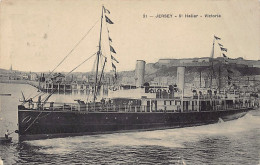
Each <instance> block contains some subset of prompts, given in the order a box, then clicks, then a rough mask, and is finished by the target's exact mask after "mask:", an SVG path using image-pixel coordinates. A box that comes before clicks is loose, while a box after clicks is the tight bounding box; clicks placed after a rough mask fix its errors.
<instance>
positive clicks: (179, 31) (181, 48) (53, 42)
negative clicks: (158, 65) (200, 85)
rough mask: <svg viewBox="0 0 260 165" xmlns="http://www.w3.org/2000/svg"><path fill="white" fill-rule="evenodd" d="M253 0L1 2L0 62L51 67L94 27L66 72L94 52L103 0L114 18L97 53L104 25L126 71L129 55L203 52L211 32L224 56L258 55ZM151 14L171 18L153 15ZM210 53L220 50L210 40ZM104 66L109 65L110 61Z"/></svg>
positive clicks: (259, 27) (131, 64)
mask: <svg viewBox="0 0 260 165" xmlns="http://www.w3.org/2000/svg"><path fill="white" fill-rule="evenodd" d="M259 4H260V2H259V1H258V0H250V1H248V0H228V1H224V0H197V1H191V0H183V1H181V0H153V1H148V0H131V1H130V0H125V1H119V0H111V1H94V0H39V1H38V0H21V1H18V0H2V1H1V3H0V68H4V69H9V68H10V66H11V65H12V67H13V69H15V70H21V71H35V72H41V71H52V70H53V69H54V68H55V67H56V66H57V65H58V64H59V62H60V61H61V60H62V59H63V58H64V57H65V56H66V55H67V54H68V53H69V52H70V51H71V50H72V49H73V48H74V46H75V45H76V44H77V43H78V42H79V41H80V40H81V39H82V37H83V36H84V35H86V34H87V33H88V31H89V30H90V29H91V28H92V27H93V26H94V27H93V28H92V30H90V32H89V33H88V35H87V36H86V38H84V39H83V40H82V42H80V44H79V45H78V46H77V47H76V48H75V50H73V51H72V53H71V54H70V55H69V56H68V58H67V59H66V60H65V61H64V62H63V63H62V64H61V65H60V66H59V67H58V68H57V69H56V70H55V71H59V72H61V71H66V72H69V71H71V70H72V69H73V68H74V67H76V66H77V65H78V64H80V63H81V62H82V61H84V60H85V59H87V58H88V57H89V56H91V55H92V54H93V53H95V52H97V50H98V41H99V32H100V18H101V11H102V5H104V6H105V8H107V9H108V10H109V11H110V14H108V13H106V15H107V17H109V18H110V19H111V20H112V21H113V22H114V24H107V23H105V22H103V29H102V30H103V32H104V33H102V45H103V48H104V51H103V54H104V55H105V56H107V57H110V53H109V43H108V40H107V39H108V37H107V36H108V33H107V28H108V29H109V36H110V38H111V39H112V43H111V45H112V46H113V48H114V49H115V50H116V54H114V55H113V56H114V57H115V58H116V59H117V60H118V61H119V63H118V64H117V63H115V65H116V67H117V70H118V71H124V70H133V69H134V68H135V64H136V60H145V61H146V62H147V63H154V62H157V61H158V60H159V59H161V58H177V59H178V58H193V57H210V55H211V50H212V43H213V38H214V35H216V36H218V37H220V38H221V40H218V42H219V43H221V44H222V45H224V47H225V48H227V49H228V52H227V53H226V55H227V56H228V57H229V58H238V57H243V58H246V59H251V60H260V46H259V45H260V15H259V11H260V10H259V8H260V6H259ZM157 14H169V15H170V14H172V15H173V18H155V16H156V15H157ZM179 14H182V15H183V17H181V18H179ZM185 14H193V15H196V14H197V15H198V17H197V18H185V17H184V15H185ZM205 14H213V15H221V17H219V18H205ZM144 15H147V18H144ZM152 16H153V17H152ZM175 16H176V17H175ZM200 16H201V17H200ZM106 40H107V41H106ZM217 56H221V54H220V48H219V47H218V45H217V44H216V45H215V57H217ZM94 61H95V58H91V60H89V61H87V62H86V63H84V64H83V65H81V66H80V67H79V68H78V69H76V70H75V71H79V72H84V71H91V70H93V67H94V65H93V64H94ZM107 68H108V70H110V69H111V61H108V63H107ZM109 68H110V69H109Z"/></svg>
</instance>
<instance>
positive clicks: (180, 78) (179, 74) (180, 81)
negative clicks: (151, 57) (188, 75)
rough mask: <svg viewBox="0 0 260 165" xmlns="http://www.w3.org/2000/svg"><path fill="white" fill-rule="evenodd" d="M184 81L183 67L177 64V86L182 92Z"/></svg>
mask: <svg viewBox="0 0 260 165" xmlns="http://www.w3.org/2000/svg"><path fill="white" fill-rule="evenodd" d="M184 82H185V67H184V66H179V67H178V68H177V86H178V88H179V89H180V90H181V91H182V92H184V87H185V86H184Z"/></svg>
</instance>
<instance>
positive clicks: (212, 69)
mask: <svg viewBox="0 0 260 165" xmlns="http://www.w3.org/2000/svg"><path fill="white" fill-rule="evenodd" d="M214 46H215V37H214V39H213V46H212V53H211V60H212V61H211V74H210V89H212V78H213V77H212V76H213V74H214V68H213V58H214Z"/></svg>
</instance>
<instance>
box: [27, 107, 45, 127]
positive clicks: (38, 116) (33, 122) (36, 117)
mask: <svg viewBox="0 0 260 165" xmlns="http://www.w3.org/2000/svg"><path fill="white" fill-rule="evenodd" d="M42 112H43V111H41V113H39V115H38V116H37V117H36V118H35V119H34V120H33V122H32V123H31V124H30V125H29V126H28V127H27V128H26V129H25V130H24V132H26V131H27V130H28V129H29V128H30V127H31V126H32V125H33V123H34V122H35V121H36V120H37V119H38V117H39V116H40V115H41V114H42Z"/></svg>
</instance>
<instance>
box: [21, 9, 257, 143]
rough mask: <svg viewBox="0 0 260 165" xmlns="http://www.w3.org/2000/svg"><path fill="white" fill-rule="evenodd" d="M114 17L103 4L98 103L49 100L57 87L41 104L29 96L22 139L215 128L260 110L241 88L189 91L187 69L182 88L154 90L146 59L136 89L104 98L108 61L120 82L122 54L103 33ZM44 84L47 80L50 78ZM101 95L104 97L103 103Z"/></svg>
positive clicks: (115, 89) (181, 74) (115, 90)
mask: <svg viewBox="0 0 260 165" xmlns="http://www.w3.org/2000/svg"><path fill="white" fill-rule="evenodd" d="M109 14H110V11H109V10H108V9H106V8H105V7H104V6H103V7H102V16H101V28H100V39H99V46H98V47H99V50H98V52H97V53H95V54H94V55H96V59H97V60H96V61H97V62H96V68H95V69H96V72H95V73H96V74H95V83H94V85H93V86H92V92H90V93H88V95H89V96H91V97H93V100H92V101H89V100H87V101H86V100H75V101H76V102H75V103H56V102H48V99H49V98H50V97H51V95H52V94H53V93H54V92H55V90H56V89H55V88H53V90H52V91H51V93H49V94H47V96H46V97H45V98H44V99H42V98H41V96H42V95H43V94H45V93H44V92H40V93H39V94H38V96H39V97H38V100H37V101H34V100H33V99H28V100H26V99H25V97H24V96H23V102H22V104H21V105H19V106H18V127H19V131H18V132H19V140H20V141H24V140H33V139H43V138H54V137H66V136H75V135H87V134H100V133H111V132H122V131H123V132H124V131H137V130H154V129H167V128H177V127H185V126H196V125H202V124H211V123H216V122H218V121H219V120H224V121H229V120H234V119H237V118H239V117H242V116H244V115H245V114H246V113H247V112H248V111H249V110H251V109H253V107H254V106H255V100H254V98H253V97H251V95H244V94H243V93H241V92H240V91H236V90H221V87H219V88H218V89H214V88H212V87H210V88H207V89H193V90H191V89H189V90H187V89H186V88H185V65H179V66H178V68H177V84H176V85H170V86H151V85H149V83H144V76H145V61H142V60H138V61H137V63H136V72H135V81H136V85H135V86H123V85H114V86H111V87H110V88H111V90H110V91H109V92H108V96H107V97H105V96H103V97H102V96H100V95H99V93H101V89H102V85H103V84H102V79H103V77H104V67H105V64H106V63H107V59H108V57H109V58H110V60H111V62H112V64H111V65H112V68H113V71H114V81H116V80H117V73H116V63H118V61H117V60H116V51H115V49H114V48H113V47H112V46H111V44H112V39H111V38H110V36H109V30H108V29H107V28H106V29H107V33H106V34H107V36H106V37H104V35H103V33H102V32H103V29H104V22H105V23H106V24H105V25H108V24H113V22H112V21H111V20H110V19H109V17H108V15H109ZM104 38H107V40H108V45H107V46H108V47H109V50H110V52H109V54H106V53H104V52H105V51H103V50H102V48H103V47H104V45H102V43H103V42H101V41H102V39H104ZM218 39H219V38H218V37H216V36H214V42H213V53H214V44H215V40H218ZM94 55H92V56H91V57H93V56H94ZM66 57H67V56H66ZM66 57H65V58H64V59H63V60H62V61H64V60H65V59H66ZM88 59H89V58H88ZM88 59H87V60H88ZM101 59H102V60H101ZM212 59H213V55H212ZM87 60H85V61H87ZM85 61H84V62H85ZM212 61H213V60H212ZM100 64H101V65H102V66H101V71H100V70H99V65H100ZM59 65H60V64H59ZM59 65H58V66H59ZM80 65H81V64H80ZM58 66H57V67H58ZM57 67H56V68H57ZM77 67H78V66H77ZM77 67H76V68H77ZM56 68H55V69H56ZM76 68H75V69H76ZM75 69H73V71H74V70H75ZM53 71H54V70H53ZM53 71H52V72H51V73H50V74H52V73H53ZM220 71H221V70H220ZM41 80H42V81H46V80H45V78H42V79H41ZM39 89H40V86H39ZM89 96H86V98H87V97H89ZM98 97H100V98H101V99H100V100H98V99H97V98H98Z"/></svg>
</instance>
